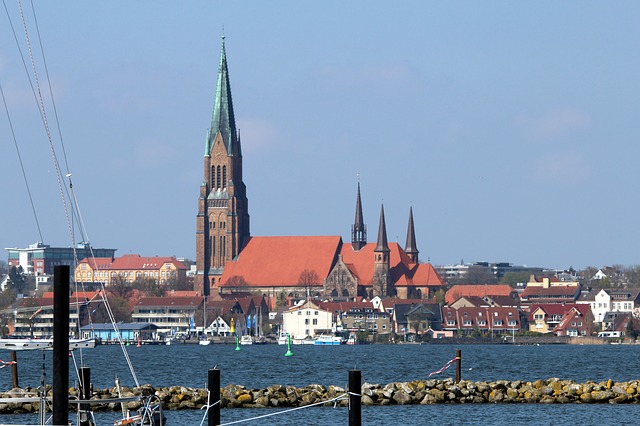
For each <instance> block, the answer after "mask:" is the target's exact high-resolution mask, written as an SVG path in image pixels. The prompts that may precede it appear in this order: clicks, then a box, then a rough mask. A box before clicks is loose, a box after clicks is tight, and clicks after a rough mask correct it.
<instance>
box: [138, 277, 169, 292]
mask: <svg viewBox="0 0 640 426" xmlns="http://www.w3.org/2000/svg"><path fill="white" fill-rule="evenodd" d="M132 288H134V289H137V290H140V291H141V292H142V293H144V294H145V295H146V296H147V297H162V296H164V293H165V289H164V287H163V286H162V285H161V284H158V282H157V281H156V280H154V279H153V278H138V279H136V280H135V282H134V283H133V285H132Z"/></svg>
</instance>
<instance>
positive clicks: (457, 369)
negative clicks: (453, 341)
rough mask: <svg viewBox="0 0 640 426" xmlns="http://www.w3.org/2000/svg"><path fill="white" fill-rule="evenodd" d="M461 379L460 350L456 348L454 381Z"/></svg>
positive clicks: (457, 381) (458, 381)
mask: <svg viewBox="0 0 640 426" xmlns="http://www.w3.org/2000/svg"><path fill="white" fill-rule="evenodd" d="M460 380H462V351H461V350H460V349H456V383H460Z"/></svg>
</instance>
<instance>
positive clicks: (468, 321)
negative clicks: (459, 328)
mask: <svg viewBox="0 0 640 426" xmlns="http://www.w3.org/2000/svg"><path fill="white" fill-rule="evenodd" d="M463 325H466V326H470V325H471V320H464V322H463Z"/></svg>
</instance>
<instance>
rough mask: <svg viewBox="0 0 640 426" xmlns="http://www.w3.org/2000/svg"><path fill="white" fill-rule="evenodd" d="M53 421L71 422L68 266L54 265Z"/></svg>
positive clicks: (61, 423) (55, 423)
mask: <svg viewBox="0 0 640 426" xmlns="http://www.w3.org/2000/svg"><path fill="white" fill-rule="evenodd" d="M53 312H54V314H53V424H54V425H66V424H68V423H69V266H68V265H59V266H56V267H55V268H54V269H53Z"/></svg>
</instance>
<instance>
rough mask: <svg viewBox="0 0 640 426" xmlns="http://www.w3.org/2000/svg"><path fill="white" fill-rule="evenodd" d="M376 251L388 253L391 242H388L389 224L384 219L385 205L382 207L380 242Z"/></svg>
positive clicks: (379, 227) (379, 230)
mask: <svg viewBox="0 0 640 426" xmlns="http://www.w3.org/2000/svg"><path fill="white" fill-rule="evenodd" d="M374 251H375V252H383V253H388V252H389V251H390V250H389V244H387V225H386V224H385V221H384V205H383V206H381V207H380V225H379V226H378V243H377V245H376V249H375V250H374Z"/></svg>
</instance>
